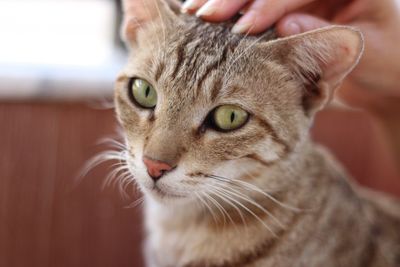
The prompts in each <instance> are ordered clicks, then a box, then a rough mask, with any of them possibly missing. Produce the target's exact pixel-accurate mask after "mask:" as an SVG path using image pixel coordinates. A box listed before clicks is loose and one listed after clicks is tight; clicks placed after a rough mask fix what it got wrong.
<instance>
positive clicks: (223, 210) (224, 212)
mask: <svg viewBox="0 0 400 267" xmlns="http://www.w3.org/2000/svg"><path fill="white" fill-rule="evenodd" d="M204 194H206V196H207V198H208V199H209V200H210V202H211V203H212V204H214V206H215V207H216V208H217V209H218V210H219V212H220V213H221V215H222V218H223V220H224V227H225V225H226V216H228V217H229V218H230V220H232V218H231V217H230V216H229V213H227V212H226V210H225V209H224V208H223V207H222V206H221V204H219V203H218V201H216V200H215V199H214V198H213V197H212V196H211V195H210V194H207V193H205V192H204ZM225 214H226V215H225ZM232 222H233V221H232Z"/></svg>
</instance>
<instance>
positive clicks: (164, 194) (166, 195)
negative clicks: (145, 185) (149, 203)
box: [151, 184, 184, 198]
mask: <svg viewBox="0 0 400 267" xmlns="http://www.w3.org/2000/svg"><path fill="white" fill-rule="evenodd" d="M151 191H152V193H153V194H155V195H156V196H158V197H161V198H183V197H184V196H183V195H179V194H174V193H171V192H167V191H166V190H164V189H162V188H160V187H159V186H158V185H157V184H154V186H153V187H152V188H151Z"/></svg>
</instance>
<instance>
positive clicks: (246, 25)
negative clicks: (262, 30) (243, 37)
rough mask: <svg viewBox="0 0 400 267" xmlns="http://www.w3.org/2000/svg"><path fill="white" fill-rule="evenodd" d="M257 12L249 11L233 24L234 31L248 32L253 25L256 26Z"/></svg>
mask: <svg viewBox="0 0 400 267" xmlns="http://www.w3.org/2000/svg"><path fill="white" fill-rule="evenodd" d="M255 20H256V14H255V12H254V11H249V12H247V13H246V14H245V15H243V17H242V18H241V19H239V21H238V22H237V23H236V24H235V26H233V28H232V33H236V34H238V33H246V32H248V31H249V30H250V28H251V27H254V22H255Z"/></svg>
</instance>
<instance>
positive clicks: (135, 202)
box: [125, 196, 144, 209]
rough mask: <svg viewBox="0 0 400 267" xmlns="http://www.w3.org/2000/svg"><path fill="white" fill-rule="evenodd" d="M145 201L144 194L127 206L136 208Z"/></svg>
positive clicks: (127, 207)
mask: <svg viewBox="0 0 400 267" xmlns="http://www.w3.org/2000/svg"><path fill="white" fill-rule="evenodd" d="M143 202H144V196H142V197H139V198H138V199H136V200H135V201H133V202H132V203H131V204H129V205H128V206H126V207H125V208H126V209H131V208H136V207H137V206H139V205H141V204H143Z"/></svg>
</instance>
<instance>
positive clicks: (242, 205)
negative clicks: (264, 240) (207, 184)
mask: <svg viewBox="0 0 400 267" xmlns="http://www.w3.org/2000/svg"><path fill="white" fill-rule="evenodd" d="M214 190H216V191H217V192H219V193H220V194H222V195H224V196H225V197H226V198H228V199H230V200H231V201H233V202H234V203H236V204H237V205H239V206H240V207H242V208H243V209H244V210H245V211H247V212H248V213H249V214H250V215H252V216H253V217H254V218H255V219H256V220H257V221H259V222H260V223H261V224H262V225H263V226H264V227H265V228H266V229H267V230H268V231H270V232H271V234H272V235H273V236H274V237H278V236H277V235H276V233H275V232H274V231H273V230H272V229H271V227H270V226H268V225H267V224H266V223H265V222H264V221H263V220H262V219H261V218H260V217H259V216H258V215H257V214H255V213H254V212H253V211H252V210H250V209H249V208H248V207H246V206H245V205H244V204H243V203H241V202H240V201H238V200H236V199H235V198H234V196H232V195H231V194H229V193H228V192H223V191H221V190H220V189H219V188H217V187H214Z"/></svg>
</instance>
